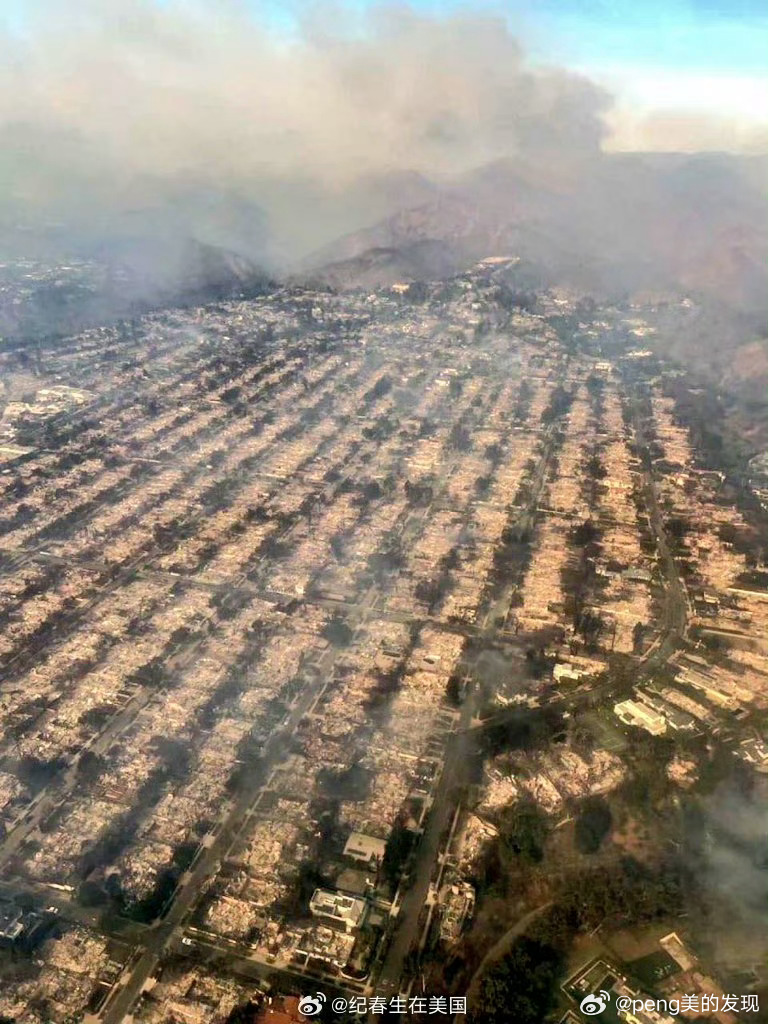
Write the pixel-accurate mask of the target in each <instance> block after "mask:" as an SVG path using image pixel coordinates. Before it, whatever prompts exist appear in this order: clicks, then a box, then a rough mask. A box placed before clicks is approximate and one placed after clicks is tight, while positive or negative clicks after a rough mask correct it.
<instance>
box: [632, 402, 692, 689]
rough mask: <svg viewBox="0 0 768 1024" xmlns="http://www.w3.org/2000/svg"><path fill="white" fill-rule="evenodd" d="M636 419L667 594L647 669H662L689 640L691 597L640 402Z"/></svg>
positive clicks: (635, 405) (645, 494)
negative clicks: (668, 527)
mask: <svg viewBox="0 0 768 1024" xmlns="http://www.w3.org/2000/svg"><path fill="white" fill-rule="evenodd" d="M632 419H633V424H634V428H635V439H636V441H637V444H638V445H639V446H640V448H641V449H642V455H643V464H644V469H643V497H644V498H645V504H646V508H647V509H648V516H649V519H650V522H651V527H652V529H653V532H654V534H655V536H656V544H657V547H658V551H659V565H660V567H661V571H662V573H663V574H664V580H665V583H666V593H665V601H664V621H663V626H662V634H661V639H660V640H659V642H658V643H657V644H656V646H655V647H654V648H653V649H652V651H651V652H650V653H649V654H648V655H647V657H646V658H645V659H644V661H645V666H646V669H648V668H659V667H661V666H662V665H664V664H666V662H667V661H668V660H669V659H670V657H671V656H672V655H673V654H674V652H675V650H676V649H677V648H678V646H679V645H680V644H681V643H682V642H683V641H684V640H685V631H686V626H687V623H688V596H687V594H686V590H685V586H684V585H683V582H682V580H681V579H680V573H679V572H678V569H677V563H676V562H675V558H674V556H673V554H672V552H671V550H670V547H669V542H668V540H667V535H666V533H665V531H664V522H663V519H662V515H661V510H660V508H659V502H658V498H657V495H656V485H655V482H654V479H653V469H652V467H651V465H650V460H649V458H648V457H647V450H648V439H647V438H646V436H645V433H644V432H643V426H642V418H641V414H640V409H639V406H638V403H637V401H636V400H635V401H633V408H632Z"/></svg>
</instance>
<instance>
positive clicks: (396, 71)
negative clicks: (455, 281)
mask: <svg viewBox="0 0 768 1024" xmlns="http://www.w3.org/2000/svg"><path fill="white" fill-rule="evenodd" d="M2 13H3V14H4V15H5V28H4V30H3V29H0V223H2V222H5V223H6V224H9V223H11V224H12V223H20V222H25V223H26V222H28V221H31V220H33V219H35V218H36V219H37V220H41V219H42V220H43V221H47V222H51V223H59V222H61V223H64V224H66V225H68V226H69V225H78V226H80V225H84V224H88V225H90V227H91V229H92V230H94V231H98V230H102V229H103V230H104V231H105V232H106V231H107V230H111V229H112V228H114V226H115V225H114V221H115V218H116V217H117V218H119V219H121V221H122V222H123V225H124V222H125V221H126V219H127V220H131V218H132V217H134V216H135V217H138V218H139V219H140V218H141V217H143V218H144V220H143V221H142V223H141V225H139V226H140V227H141V228H142V229H143V227H144V226H145V225H146V223H147V218H146V211H147V210H148V209H149V210H157V211H160V210H162V216H163V221H162V228H163V230H167V229H168V226H169V218H171V220H172V219H173V218H174V217H176V218H177V219H178V223H179V224H180V225H181V226H182V227H183V229H184V230H186V225H187V224H188V223H189V211H190V209H192V208H194V211H195V222H194V228H195V230H196V231H197V232H202V234H203V235H204V236H205V227H206V222H207V221H210V224H211V225H214V226H215V227H216V230H218V226H219V225H221V224H222V223H223V221H224V220H226V221H227V224H228V227H227V232H228V234H227V237H230V235H229V232H230V230H231V229H236V228H237V227H238V225H239V223H240V222H241V220H243V218H244V217H245V216H246V212H247V211H246V208H247V206H248V204H251V205H252V206H253V205H255V206H257V207H258V208H259V209H260V210H263V211H265V213H266V219H267V220H268V222H269V224H270V225H272V226H273V227H275V226H276V227H277V235H278V236H279V237H280V238H281V239H282V241H281V244H283V245H284V246H285V249H286V252H287V251H289V250H290V251H293V252H296V251H298V250H301V249H302V248H303V247H306V246H311V245H312V244H315V243H316V242H318V240H321V239H323V238H326V237H328V238H330V237H333V235H334V233H335V232H336V231H337V230H339V229H343V228H346V227H348V226H352V225H356V224H361V223H365V222H366V221H368V222H370V220H371V218H375V216H376V215H377V214H378V213H380V212H383V211H384V210H385V209H386V208H387V204H390V205H392V202H393V201H396V200H401V199H402V198H403V197H401V196H398V195H394V196H393V195H392V190H393V185H392V182H395V183H396V185H395V186H394V187H395V188H396V189H400V187H401V182H402V180H403V178H402V176H403V175H409V174H411V172H415V173H416V174H417V175H421V176H425V177H426V178H430V179H436V178H440V177H442V178H445V177H449V176H450V175H456V174H461V173H463V172H465V171H468V170H470V169H472V168H473V167H478V166H480V165H482V164H484V163H487V162H490V161H493V160H497V159H500V158H507V157H511V158H520V159H522V160H524V161H526V162H527V163H528V165H529V166H531V165H532V166H541V167H544V166H547V167H552V166H561V165H567V164H568V163H570V162H572V161H576V162H578V161H580V160H581V161H583V160H584V159H585V158H589V157H590V156H591V155H594V154H596V153H599V151H600V149H601V148H603V149H617V148H618V149H622V148H623V149H654V150H664V149H666V150H670V149H674V150H685V151H697V150H713V149H714V150H731V151H735V152H760V151H765V150H766V148H768V146H767V145H766V143H767V140H768V129H766V121H767V120H768V115H767V114H766V111H768V103H766V102H765V100H766V98H767V97H768V90H766V87H765V82H766V72H765V56H764V54H766V53H768V32H767V31H766V25H767V24H768V18H767V17H766V16H765V15H764V14H763V13H762V12H761V10H760V7H759V6H758V4H757V3H756V2H754V3H753V2H752V0H740V2H736V3H734V4H725V3H718V2H717V0H703V2H701V0H700V2H698V3H696V4H681V3H676V2H675V0H634V2H629V0H615V2H611V3H609V2H605V3H604V2H600V0H583V2H581V3H577V2H575V0H570V2H555V0H513V2H512V3H509V4H498V3H489V4H479V3H475V4H472V5H459V4H446V3H442V4H437V3H435V2H434V0H414V2H413V3H411V4H410V5H409V6H405V5H388V6H380V5H377V6H373V5H371V6H367V5H366V4H364V3H362V2H361V0H353V2H352V3H335V2H334V0H328V2H324V3H322V4H315V3H304V2H301V3H299V2H296V3H289V4H285V3H277V2H275V0H261V2H258V3H257V2H256V0H5V6H4V7H3V8H2ZM398 176H399V177H398ZM412 185H413V182H412V181H411V183H410V184H409V187H412ZM419 187H421V186H419ZM225 194H226V196H227V197H228V201H229V197H236V199H237V201H238V202H240V200H242V202H243V204H244V205H241V206H231V205H230V207H228V209H227V210H226V211H225V215H224V214H222V211H221V209H220V208H216V209H214V207H216V204H217V203H218V202H219V198H220V197H221V196H222V195H225ZM412 196H413V199H414V201H416V200H418V198H419V196H418V195H417V193H416V192H413V193H412ZM217 197H218V198H217ZM404 198H405V199H406V200H407V199H408V198H409V197H408V195H405V193H404ZM377 204H378V205H377ZM158 216H159V214H158ZM150 222H152V218H150ZM136 223H137V224H138V220H137V221H136ZM160 223H161V222H160V221H158V224H160ZM254 223H255V222H254ZM254 223H250V222H249V224H248V225H247V227H248V231H247V233H248V236H249V237H251V238H254V237H256V235H257V234H258V231H256V229H255V227H254ZM309 229H311V231H310V230H309ZM289 236H291V237H289ZM212 240H216V239H215V238H212ZM256 248H258V246H256Z"/></svg>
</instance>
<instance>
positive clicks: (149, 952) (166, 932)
mask: <svg viewBox="0 0 768 1024" xmlns="http://www.w3.org/2000/svg"><path fill="white" fill-rule="evenodd" d="M324 657H325V658H328V659H331V658H332V657H333V654H332V652H330V651H329V652H328V653H327V654H326V655H325V656H324ZM320 667H321V671H320V672H319V673H318V675H317V678H316V679H314V680H312V681H310V682H309V683H308V684H307V686H306V687H305V689H304V691H303V693H302V694H301V696H300V697H299V699H298V700H297V702H296V704H295V705H294V707H293V709H292V711H291V713H290V715H289V716H288V718H287V719H286V721H285V723H284V725H283V726H282V728H281V729H279V730H278V731H277V732H274V733H272V735H271V736H270V738H269V739H268V740H267V742H266V743H265V745H264V750H263V753H262V767H261V768H260V769H259V772H258V776H257V777H255V778H254V780H253V782H252V784H251V785H250V786H248V787H247V788H246V789H245V790H244V791H243V793H242V794H241V795H240V796H239V797H238V798H237V799H236V800H235V802H234V804H233V805H232V807H231V809H230V810H229V812H228V814H227V816H226V820H225V822H224V824H223V826H222V827H221V829H220V830H219V832H218V834H217V835H216V837H215V839H214V841H213V843H212V844H211V846H209V847H204V848H203V850H202V853H201V854H200V856H199V857H198V859H197V861H196V863H195V864H194V867H193V868H192V869H191V871H190V872H189V874H188V876H186V877H185V880H184V884H183V885H182V886H180V887H179V889H177V891H176V894H175V898H174V899H173V902H172V903H171V907H170V909H169V911H168V913H167V914H166V916H165V918H164V919H163V920H162V921H161V922H160V923H159V924H157V925H156V926H155V927H154V928H153V929H151V930H150V931H149V932H148V933H147V938H146V943H145V950H144V953H143V954H142V956H141V957H140V958H139V960H138V961H137V962H136V964H135V965H134V966H133V968H132V969H131V970H130V973H129V974H128V977H127V979H126V981H125V982H124V983H123V985H122V986H121V987H120V988H119V989H118V990H116V992H115V994H114V996H113V997H112V999H111V1000H110V1001H109V1002H108V1003H107V1005H106V1007H105V1009H104V1011H103V1013H102V1019H103V1021H104V1024H120V1022H121V1021H122V1020H123V1018H124V1017H125V1015H126V1014H127V1013H128V1011H129V1010H130V1008H131V1006H132V1005H133V1002H134V1000H135V999H136V997H137V996H138V994H139V993H140V991H141V989H142V988H143V986H144V983H145V982H146V981H147V979H148V978H150V977H151V976H152V974H153V973H154V971H155V968H156V967H157V964H158V962H159V960H160V957H161V956H162V954H163V952H164V950H165V949H166V948H167V947H168V946H169V945H170V944H171V943H172V941H173V939H174V936H175V934H176V933H177V931H178V930H179V929H180V927H181V926H182V924H183V921H184V919H185V918H186V915H187V913H188V912H189V911H190V910H191V909H192V907H193V906H194V904H195V902H196V900H197V899H198V898H199V896H200V893H201V891H202V890H203V889H204V887H205V886H206V884H207V883H208V882H209V881H210V880H211V879H212V878H213V877H214V875H215V874H216V872H217V870H218V868H219V865H220V862H221V860H222V859H223V858H224V857H226V855H227V853H228V851H229V850H230V848H231V847H232V845H233V843H234V842H235V841H236V840H237V838H238V836H239V834H240V832H241V831H242V828H243V825H244V823H245V821H246V819H247V817H248V812H249V811H250V809H251V807H252V805H253V803H254V802H255V800H256V798H257V797H258V795H259V793H260V792H261V791H262V789H263V788H264V785H265V783H266V779H267V778H268V776H269V774H270V773H271V771H272V770H273V769H274V768H276V767H277V766H278V765H279V764H280V762H281V761H282V759H283V757H284V755H285V751H286V746H287V742H288V740H289V738H290V737H291V735H292V734H293V733H294V732H295V731H296V727H297V726H298V724H299V722H300V721H301V719H302V718H303V717H304V715H305V714H306V713H307V712H308V711H309V709H310V708H311V707H312V705H313V704H314V702H315V701H316V700H317V698H318V697H319V696H320V694H321V692H322V690H323V688H324V687H325V685H326V674H325V672H323V671H322V669H323V668H327V667H328V666H326V665H324V664H323V662H322V660H321V666H320Z"/></svg>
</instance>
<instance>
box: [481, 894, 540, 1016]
mask: <svg viewBox="0 0 768 1024" xmlns="http://www.w3.org/2000/svg"><path fill="white" fill-rule="evenodd" d="M551 906H552V900H548V901H547V902H546V903H541V904H539V906H538V907H534V908H533V909H532V910H529V911H528V913H527V914H524V915H523V916H522V917H520V918H518V919H517V921H515V923H514V924H513V925H512V927H511V928H508V929H507V931H505V932H504V934H503V935H502V936H501V938H500V939H498V940H497V941H496V942H495V943H494V944H493V945H492V946H491V948H490V949H489V950H488V952H487V953H486V954H485V956H484V957H483V959H482V960H481V961H480V963H479V964H478V965H477V969H476V970H475V973H474V974H473V975H472V977H471V978H470V980H469V985H467V1005H468V1006H470V1005H471V1004H472V996H476V995H477V987H478V985H479V983H480V980H481V978H482V976H483V974H485V972H486V970H487V969H488V968H489V967H490V966H491V964H493V963H495V962H496V961H497V960H499V959H500V958H501V957H502V956H504V954H505V953H507V952H508V951H509V948H510V946H511V945H512V943H513V942H514V941H515V939H517V938H519V937H520V936H521V935H522V934H523V933H524V932H525V930H526V928H527V927H528V925H529V924H531V922H533V921H535V920H536V918H537V917H539V916H540V915H541V914H543V913H544V911H545V910H546V909H547V908H548V907H551Z"/></svg>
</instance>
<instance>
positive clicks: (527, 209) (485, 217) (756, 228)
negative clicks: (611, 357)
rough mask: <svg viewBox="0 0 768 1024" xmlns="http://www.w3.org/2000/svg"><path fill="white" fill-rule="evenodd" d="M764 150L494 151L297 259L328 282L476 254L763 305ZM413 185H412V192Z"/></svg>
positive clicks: (583, 277) (413, 273) (766, 245)
mask: <svg viewBox="0 0 768 1024" xmlns="http://www.w3.org/2000/svg"><path fill="white" fill-rule="evenodd" d="M766 180H768V159H765V158H758V157H754V158H748V157H735V156H729V155H725V154H697V155H693V156H688V155H677V154H606V155H604V156H602V157H600V158H598V159H591V160H588V161H583V162H581V163H577V164H571V165H566V166H563V167H555V166H553V167H549V168H544V169H542V168H541V167H536V168H532V167H526V166H525V165H524V164H521V163H519V162H513V161H500V162H497V163H494V164H491V165H488V166H486V167H482V168H480V169H478V170H476V171H473V172H471V173H470V174H467V175H465V176H463V177H462V178H461V179H458V180H455V181H452V182H450V183H447V184H443V185H442V186H437V185H434V184H433V183H432V184H429V185H427V184H426V183H425V186H424V193H425V195H426V197H427V198H426V199H425V201H424V202H421V203H416V204H415V205H410V206H408V207H407V208H404V209H401V210H398V211H397V212H395V213H394V214H393V215H391V216H389V217H387V218H385V219H383V220H381V221H380V222H378V223H377V224H374V225H373V226H372V227H368V228H365V229H363V230H361V231H357V232H354V233H352V234H349V235H346V236H345V237H343V238H341V239H339V241H337V242H335V243H333V244H332V245H329V246H326V247H325V248H324V249H322V250H321V251H319V252H317V253H315V254H314V255H313V256H312V257H311V258H310V260H308V261H307V269H308V270H311V271H312V272H313V273H314V274H315V275H316V276H318V277H320V278H321V279H324V280H327V281H328V282H329V283H331V284H334V285H337V286H354V285H355V284H365V285H372V284H374V283H382V284H383V283H389V282H391V281H392V280H396V279H397V278H398V277H400V276H404V277H427V278H428V277H439V276H442V275H443V274H444V273H445V271H446V269H447V268H452V267H457V266H460V265H464V264H466V263H467V262H469V261H471V260H475V259H479V258H482V257H484V256H489V255H517V256H520V257H522V258H523V259H525V260H528V261H530V262H532V263H534V264H535V265H536V266H537V267H538V268H539V270H540V272H541V276H542V280H543V281H546V282H548V283H552V284H559V285H571V286H573V287H574V288H578V289H582V290H584V291H589V292H592V293H594V294H595V295H598V296H615V295H617V294H627V293H634V292H639V291H653V290H655V291H666V292H680V291H683V292H694V293H700V294H702V295H705V296H707V297H711V298H713V299H717V300H718V301H721V302H724V303H726V304H728V305H731V306H733V307H735V308H738V309H740V310H741V311H743V312H751V311H759V310H762V309H763V308H765V307H766V305H768V302H767V299H768V288H767V285H768V222H766V218H765V196H764V194H763V182H764V181H766ZM411 191H413V189H412V190H411Z"/></svg>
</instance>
